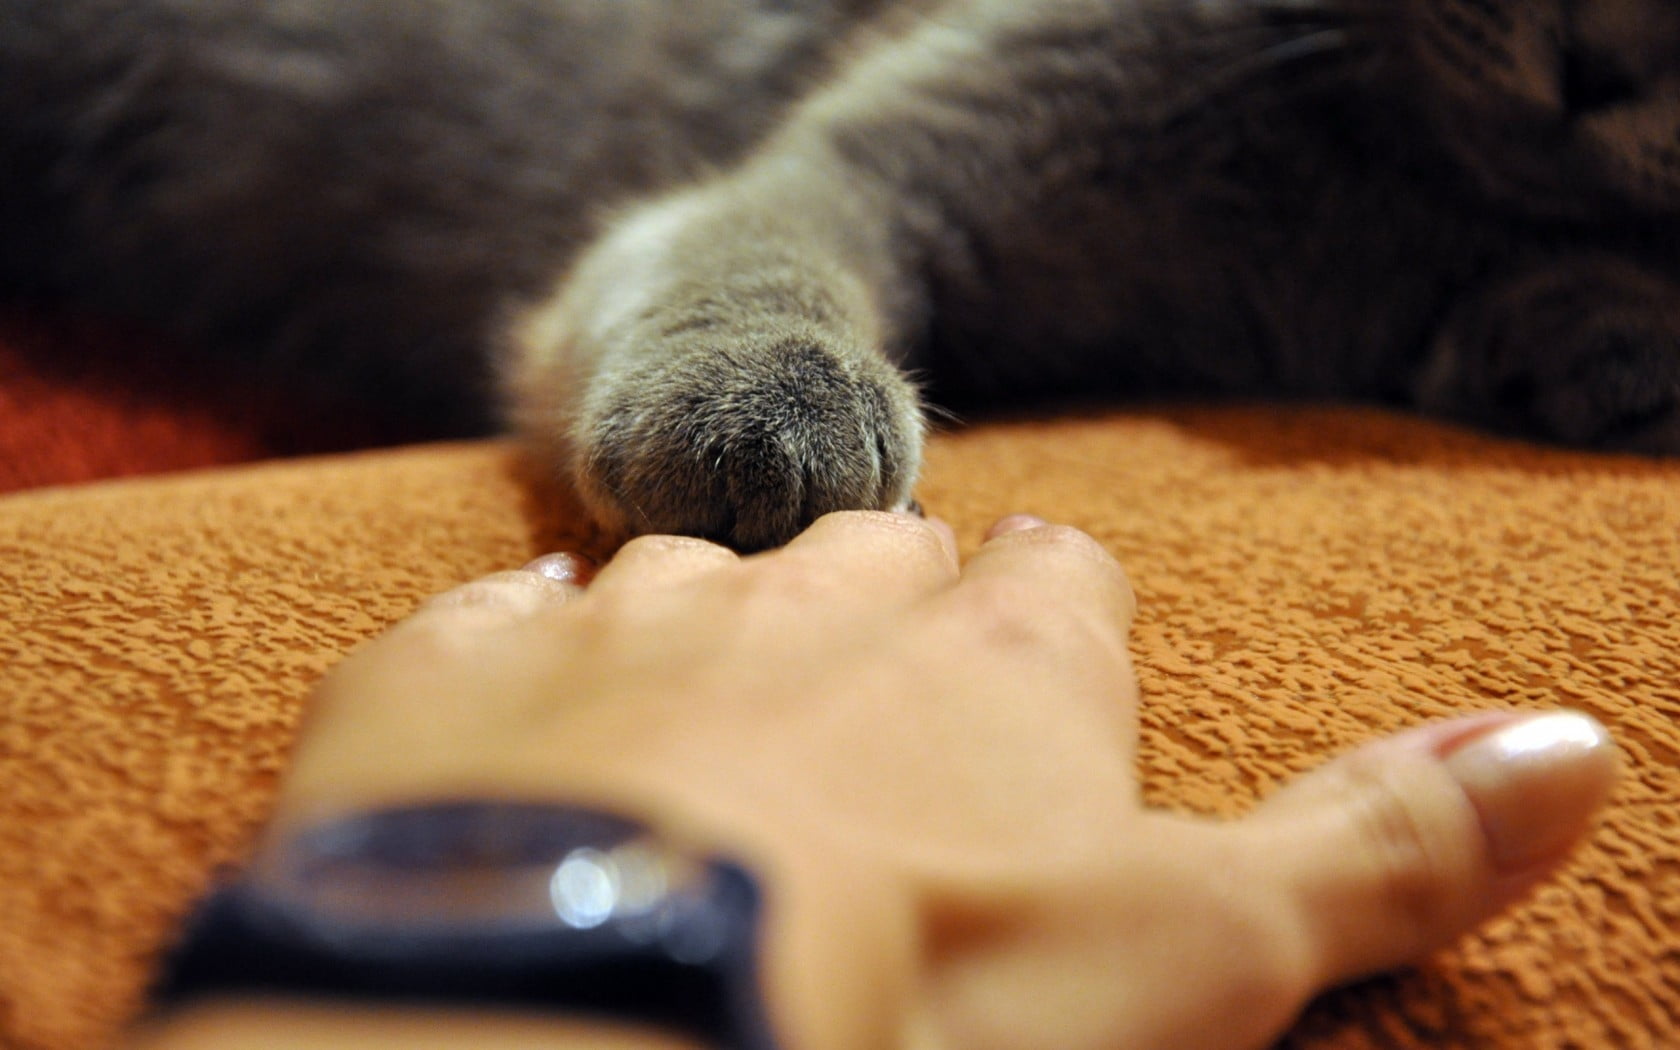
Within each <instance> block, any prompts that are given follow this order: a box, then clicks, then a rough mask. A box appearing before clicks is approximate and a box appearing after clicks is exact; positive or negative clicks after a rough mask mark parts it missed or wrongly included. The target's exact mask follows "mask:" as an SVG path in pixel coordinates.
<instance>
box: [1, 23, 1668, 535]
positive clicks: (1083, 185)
mask: <svg viewBox="0 0 1680 1050" xmlns="http://www.w3.org/2000/svg"><path fill="white" fill-rule="evenodd" d="M90 13H102V14H103V15H104V17H105V20H104V21H101V20H100V19H98V18H94V17H93V14H90ZM166 16H167V17H166ZM90 19H91V20H90ZM125 20H126V21H125ZM31 24H33V26H34V28H33V29H31V28H30V26H31ZM142 29H143V31H142ZM282 29H283V30H284V31H282ZM31 33H33V34H34V36H33V37H31ZM95 43H97V46H95ZM14 71H21V74H20V73H15V72H14ZM0 77H3V78H5V79H6V80H7V82H8V90H7V91H6V92H5V93H4V95H3V96H0V178H3V179H4V180H5V182H6V184H7V186H6V189H7V200H8V203H6V204H4V205H0V209H3V210H0V218H4V219H5V220H6V223H7V228H8V229H22V230H24V231H25V234H24V235H22V236H16V235H12V234H8V235H7V236H6V239H7V240H8V241H11V242H12V243H11V245H9V246H0V267H3V269H0V275H3V276H4V277H5V278H6V279H8V280H11V281H13V282H17V281H23V280H27V281H29V282H32V283H33V285H34V287H36V288H37V289H45V290H47V291H49V292H54V293H65V294H72V295H76V296H81V297H84V298H91V299H93V300H94V301H95V302H97V303H99V304H100V305H103V306H106V307H107V308H113V309H118V310H123V311H130V312H140V311H149V312H154V313H156V312H158V311H159V310H160V309H161V312H162V314H163V316H164V317H166V318H168V319H173V320H174V321H175V322H176V323H177V324H180V325H181V326H182V327H183V328H184V329H185V330H186V331H187V332H188V333H189V334H191V335H194V336H196V337H198V338H200V339H202V340H206V341H211V342H218V343H229V344H233V343H237V344H240V345H245V346H253V345H255V346H265V347H267V348H268V350H267V352H268V353H270V354H279V355H281V357H282V358H283V359H288V360H290V359H296V360H299V361H303V362H306V364H304V365H303V367H306V368H309V369H313V370H315V372H316V373H317V374H322V375H329V376H335V377H336V376H338V375H340V374H343V375H347V376H349V377H351V379H350V381H355V382H362V383H367V382H370V381H372V382H378V383H381V384H385V385H386V386H387V389H388V390H391V391H394V392H392V393H390V394H389V395H388V396H404V397H409V398H412V399H413V402H414V404H415V405H417V406H419V407H420V408H422V409H423V410H425V411H429V412H437V413H438V415H439V419H440V421H441V422H443V423H447V424H451V425H458V424H460V423H461V422H462V421H464V420H466V419H467V418H468V417H469V414H461V415H451V413H452V412H456V411H458V410H459V409H460V408H462V407H463V406H464V407H466V408H472V407H474V405H475V397H474V395H473V392H472V389H471V388H472V385H473V383H474V382H476V381H478V380H479V379H481V378H482V376H483V375H485V372H484V371H483V369H485V368H487V367H489V366H490V365H493V366H494V368H495V369H496V371H497V372H498V373H499V374H500V375H501V376H502V382H503V384H504V386H505V388H506V390H507V391H509V397H510V400H511V409H512V414H513V416H514V418H515V419H516V420H517V422H518V423H519V425H520V426H521V428H522V429H524V430H525V431H526V432H527V433H529V434H530V435H531V436H532V438H533V439H534V441H535V442H536V444H537V445H538V447H540V448H543V449H545V450H546V451H547V453H548V454H549V455H550V456H551V457H552V458H553V459H554V460H555V461H556V463H557V464H559V465H562V466H563V468H564V469H567V470H570V471H571V472H572V473H573V475H574V476H575V478H576V480H577V481H578V483H579V486H580V489H581V491H583V493H584V494H585V496H586V497H587V498H588V499H589V501H590V503H591V505H592V506H593V507H594V508H595V509H596V510H597V512H598V513H600V514H601V516H602V517H603V518H604V519H605V520H607V521H608V522H610V523H613V524H617V525H622V526H624V527H626V528H629V529H661V530H666V529H670V530H682V531H690V532H696V533H700V534H704V535H711V536H717V537H720V538H724V539H727V540H730V541H732V542H735V543H737V544H738V545H741V546H744V547H754V546H762V545H766V544H769V543H774V542H777V541H779V540H781V539H785V538H786V537H787V536H788V535H790V534H791V532H792V531H793V530H795V529H797V528H798V527H799V525H800V524H802V523H803V522H805V521H808V520H809V519H810V517H812V516H813V515H815V514H817V513H820V512H822V511H823V510H827V509H833V508H837V507H868V506H891V505H895V504H899V503H902V502H904V501H906V500H907V499H908V498H909V489H910V485H911V483H912V482H913V479H914V476H915V470H916V464H917V459H918V456H919V448H920V440H921V421H920V414H919V410H918V406H917V394H916V392H915V391H914V390H913V389H912V387H911V386H910V385H909V384H908V383H907V382H906V380H905V379H904V377H903V375H902V373H901V370H902V369H904V368H908V369H909V370H911V371H912V372H913V373H915V374H916V375H917V376H918V379H920V380H922V381H924V382H925V385H926V386H927V387H928V388H929V389H930V390H931V391H932V393H933V394H934V396H935V398H936V399H938V400H945V401H954V402H956V403H958V404H961V405H968V404H974V403H997V402H999V401H1007V402H1019V401H1020V400H1022V399H1026V398H1030V397H1044V396H1051V397H1057V396H1067V395H1077V396H1090V395H1093V394H1136V393H1154V392H1162V391H1172V392H1202V393H1219V394H1231V393H1237V394H1243V395H1282V396H1330V397H1357V398H1367V399H1380V400H1383V401H1387V402H1391V403H1399V404H1408V405H1413V406H1416V407H1420V408H1423V409H1425V410H1429V411H1435V412H1441V413H1447V414H1452V415H1457V416H1461V417H1464V418H1468V419H1471V420H1474V421H1477V422H1480V423H1483V424H1487V425H1492V426H1498V427H1502V428H1510V429H1517V430H1522V431H1525V432H1529V433H1532V434H1535V435H1537V436H1540V437H1543V438H1550V439H1559V440H1566V441H1571V442H1577V443H1584V444H1607V445H1628V446H1632V447H1638V448H1644V449H1648V450H1655V451H1680V237H1677V236H1676V234H1680V15H1677V14H1676V13H1675V12H1672V11H1670V10H1668V9H1667V8H1666V7H1665V6H1664V5H1662V4H1661V3H1660V0H1575V2H1571V3H1564V2H1561V0H1520V2H1519V0H1508V2H1504V3H1489V2H1480V3H1470V2H1469V0H1251V2H1239V0H1045V2H1041V3H1028V2H1025V0H954V2H934V0H927V2H922V3H917V4H907V3H891V2H889V0H876V2H869V0H853V2H852V3H850V4H845V3H841V2H839V0H805V2H798V0H784V2H777V0H664V2H655V0H642V2H639V3H627V2H622V0H551V2H540V0H487V2H484V3H480V4H470V3H453V4H452V3H448V2H443V0H427V2H420V3H408V4H383V3H376V2H374V0H355V2H351V3H332V4H329V3H326V2H324V0H319V2H317V0H301V2H299V0H294V2H290V3H285V2H278V0H264V2H242V3H238V4H235V3H233V2H232V0H213V2H210V3H191V2H187V0H127V2H105V0H100V2H97V3H96V2H95V0H0ZM11 83H24V84H25V86H26V90H24V91H22V92H16V91H13V90H10V84H11ZM806 86H809V88H810V90H806ZM714 171H715V174H712V172H714ZM14 186H16V187H21V189H14V188H13V187H14ZM662 190H669V191H670V192H669V194H668V195H666V196H663V197H660V196H659V195H658V191H662ZM632 198H650V200H649V203H647V204H645V205H642V206H640V207H637V208H633V209H631V210H630V211H628V212H627V213H626V214H624V215H623V216H622V217H619V218H617V219H615V220H614V221H613V222H612V223H611V224H609V225H608V226H607V233H606V236H605V237H604V238H603V239H602V240H600V241H599V243H597V244H596V245H595V246H594V247H593V248H591V249H590V250H589V251H587V252H585V253H584V254H583V255H582V257H581V259H579V258H578V252H579V250H580V249H582V248H583V247H584V245H585V243H586V242H587V241H588V240H589V239H590V238H591V237H592V236H593V234H594V233H595V232H596V230H597V228H598V226H599V224H600V223H601V218H602V216H603V215H605V214H606V209H607V208H608V207H609V206H617V205H621V204H623V203H624V202H625V201H627V200H630V199H632ZM19 245H21V246H23V247H24V249H25V250H24V251H21V252H14V251H13V250H12V248H14V247H17V246H19ZM346 361H349V362H351V364H350V365H346V364H345V362H346ZM357 376H360V377H361V378H360V379H359V380H358V379H356V378H355V377H357ZM480 403H481V402H480ZM438 406H445V407H444V408H439V407H438Z"/></svg>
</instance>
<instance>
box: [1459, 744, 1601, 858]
mask: <svg viewBox="0 0 1680 1050" xmlns="http://www.w3.org/2000/svg"><path fill="white" fill-rule="evenodd" d="M1443 757H1444V760H1445V764H1446V767H1447V770H1448V771H1449V772H1450V773H1452V775H1453V779H1455V780H1457V781H1458V783H1459V786H1461V787H1462V788H1463V789H1464V793H1465V794H1466V795H1468V796H1469V798H1470V802H1471V804H1472V805H1473V806H1475V807H1476V812H1477V814H1478V815H1479V816H1480V817H1481V821H1482V832H1483V834H1484V835H1486V837H1487V842H1488V848H1489V850H1490V851H1491V853H1492V856H1493V862H1494V865H1495V867H1496V868H1497V869H1498V870H1499V872H1501V873H1502V874H1513V873H1516V872H1520V871H1523V870H1525V869H1527V868H1530V867H1533V866H1534V865H1536V864H1539V863H1541V862H1543V861H1547V860H1551V859H1553V858H1555V857H1557V856H1558V855H1560V854H1562V853H1563V852H1564V851H1566V850H1567V849H1568V848H1569V847H1570V846H1571V845H1573V844H1574V843H1575V841H1576V840H1577V839H1579V838H1580V837H1581V835H1582V834H1584V833H1585V832H1586V830H1587V828H1588V826H1589V825H1590V824H1591V823H1592V818H1593V814H1595V813H1596V812H1597V811H1598V808H1599V806H1601V805H1602V804H1603V803H1604V800H1605V798H1606V796H1608V795H1609V793H1610V787H1611V785H1612V784H1613V783H1614V782H1615V779H1616V747H1615V744H1614V743H1613V742H1612V741H1611V739H1610V734H1609V733H1608V732H1607V731H1606V730H1605V728H1604V727H1603V726H1602V725H1600V724H1599V723H1598V722H1597V721H1595V720H1594V719H1592V718H1590V717H1588V716H1587V715H1584V714H1580V713H1578V712H1574V711H1564V712H1559V713H1557V714H1546V715H1538V716H1535V717H1532V718H1524V719H1521V720H1519V721H1516V722H1512V723H1509V724H1507V725H1504V726H1503V727H1501V728H1498V729H1495V730H1493V731H1491V732H1488V733H1483V734H1480V735H1476V736H1472V737H1470V738H1468V740H1465V741H1463V742H1462V743H1459V744H1458V745H1457V746H1456V747H1454V748H1453V749H1452V750H1451V751H1450V752H1448V753H1447V754H1446V755H1444V756H1443Z"/></svg>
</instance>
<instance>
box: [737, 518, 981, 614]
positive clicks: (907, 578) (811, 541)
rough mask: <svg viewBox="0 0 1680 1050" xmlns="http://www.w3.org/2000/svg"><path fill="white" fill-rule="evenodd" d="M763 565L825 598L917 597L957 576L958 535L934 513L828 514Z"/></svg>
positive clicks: (764, 559) (875, 599)
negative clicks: (920, 514) (772, 568)
mask: <svg viewBox="0 0 1680 1050" xmlns="http://www.w3.org/2000/svg"><path fill="white" fill-rule="evenodd" d="M759 562H760V564H762V565H764V566H765V567H766V568H768V567H770V566H774V567H775V570H776V571H777V572H778V573H780V574H782V576H783V577H784V578H786V579H795V578H797V579H799V580H801V581H802V583H803V584H804V585H806V586H808V587H809V588H810V589H812V590H813V591H814V592H817V594H814V595H813V597H816V596H817V595H820V596H821V597H822V598H823V599H826V600H829V601H842V600H845V599H847V598H852V597H855V598H858V599H861V600H863V601H867V602H870V603H876V602H880V601H882V600H884V599H891V598H894V597H900V598H902V597H913V596H917V595H921V594H925V593H927V592H928V591H930V590H934V589H937V588H940V587H946V586H949V585H950V584H951V583H953V582H954V581H955V580H956V579H957V566H958V561H957V540H956V534H955V533H954V532H952V531H951V527H950V526H949V525H947V524H945V523H944V522H943V521H940V520H938V519H936V518H933V519H930V518H921V517H917V516H915V515H912V514H904V513H898V512H894V511H841V512H838V513H834V514H826V515H824V516H823V517H821V518H818V519H817V521H816V522H815V523H814V524H813V525H812V526H811V527H810V528H808V529H806V530H805V531H804V532H803V533H801V534H800V535H798V536H797V537H795V538H794V540H793V542H791V543H789V544H788V545H787V546H786V547H783V548H782V549H781V550H779V551H772V552H770V553H769V554H765V555H761V556H760V557H759Z"/></svg>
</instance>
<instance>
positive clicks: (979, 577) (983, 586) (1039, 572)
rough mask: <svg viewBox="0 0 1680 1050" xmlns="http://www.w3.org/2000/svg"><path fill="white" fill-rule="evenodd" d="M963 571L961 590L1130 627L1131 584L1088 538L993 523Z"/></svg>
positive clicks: (1035, 521)
mask: <svg viewBox="0 0 1680 1050" xmlns="http://www.w3.org/2000/svg"><path fill="white" fill-rule="evenodd" d="M986 536H987V538H986V542H985V544H984V545H982V546H981V548H980V551H979V553H977V554H976V555H975V556H974V557H973V558H970V559H969V562H968V565H967V566H966V567H965V568H964V569H963V588H964V589H969V590H974V591H982V590H989V589H996V590H1001V591H1003V592H1004V593H1005V594H1006V595H1010V596H1014V597H1015V598H1016V599H1017V600H1019V601H1021V602H1024V603H1029V604H1032V605H1033V606H1035V607H1037V608H1042V609H1045V610H1055V609H1059V610H1062V611H1065V612H1071V613H1074V614H1077V615H1094V616H1097V617H1100V618H1102V619H1103V620H1105V621H1111V622H1113V623H1117V624H1118V625H1119V626H1120V627H1121V628H1122V629H1124V628H1127V627H1130V626H1131V622H1132V617H1133V615H1134V614H1135V613H1136V611H1137V598H1136V597H1135V596H1134V595H1133V593H1132V584H1131V581H1130V580H1128V579H1127V578H1126V573H1125V570H1124V569H1122V568H1121V567H1120V563H1119V562H1118V561H1116V560H1115V559H1114V556H1113V555H1111V554H1109V553H1108V552H1107V551H1106V550H1104V549H1103V547H1102V545H1101V544H1100V543H1098V542H1097V541H1096V540H1094V539H1092V538H1091V537H1090V536H1088V535H1086V534H1085V533H1083V532H1081V531H1079V530H1078V529H1075V528H1072V527H1070V526H1066V525H1050V524H1046V523H1045V522H1044V521H1043V520H1041V519H1039V518H1035V517H1032V516H1030V515H1025V514H1017V515H1011V516H1010V517H1007V518H1004V519H1003V520H1001V521H999V522H998V523H997V524H996V525H993V526H992V528H991V529H990V530H989V531H988V532H987V534H986Z"/></svg>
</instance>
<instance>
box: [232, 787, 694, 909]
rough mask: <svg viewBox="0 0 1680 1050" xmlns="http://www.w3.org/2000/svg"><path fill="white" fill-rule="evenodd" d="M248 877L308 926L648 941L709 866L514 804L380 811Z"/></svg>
mask: <svg viewBox="0 0 1680 1050" xmlns="http://www.w3.org/2000/svg"><path fill="white" fill-rule="evenodd" d="M250 877H251V881H252V882H253V884H255V885H257V886H259V887H260V888H261V889H262V891H263V893H264V894H265V895H266V896H267V897H268V898H269V899H270V900H272V901H274V902H275V903H277V904H283V905H285V906H287V907H288V909H289V910H295V911H296V912H297V913H298V914H300V915H307V916H308V917H309V920H310V922H311V923H312V924H313V925H323V924H325V925H336V926H340V927H342V928H344V929H345V930H347V931H350V930H355V929H367V928H370V927H371V928H387V929H397V928H400V929H405V930H410V931H422V930H429V931H433V932H437V933H447V932H449V931H450V930H451V929H462V930H472V931H474V932H475V933H483V932H492V931H502V932H517V931H521V930H541V929H551V928H554V927H555V926H556V925H557V924H560V925H563V926H565V927H568V928H571V929H574V930H589V929H594V928H596V927H600V926H603V925H604V924H607V923H609V922H612V923H614V924H615V926H616V928H618V929H620V930H621V932H625V933H627V934H629V935H632V936H634V934H635V932H636V930H637V929H638V927H639V926H644V925H645V926H646V927H647V929H646V936H647V937H649V938H650V939H651V938H653V937H657V936H660V934H661V932H662V929H661V928H662V927H663V928H668V927H669V925H670V922H671V920H672V919H673V917H674V916H673V912H674V911H677V910H683V909H684V905H685V904H692V903H695V902H698V901H699V900H701V899H703V898H704V897H705V896H706V892H707V882H708V877H709V876H708V866H707V865H706V864H705V863H704V862H701V861H697V860H696V859H694V858H692V857H689V856H686V855H684V854H681V853H679V852H677V851H676V850H674V849H672V848H671V847H670V846H669V845H667V844H665V843H663V842H661V841H660V840H659V839H657V838H656V837H655V836H653V835H651V834H649V833H648V832H647V830H646V829H645V828H643V827H641V826H639V825H637V824H635V823H633V822H630V821H626V820H622V819H619V818H616V817H612V816H607V815H603V814H599V813H594V812H589V811H579V810H572V809H565V808H558V807H553V806H545V805H536V804H519V803H446V804H428V805H422V806H415V807H411V808H405V809H393V810H383V811H378V812H373V813H368V814H362V815H358V816H353V817H349V818H345V819H342V820H338V821H334V822H330V823H327V824H324V825H321V826H318V827H314V828H310V829H307V830H305V831H303V832H301V833H298V834H296V835H294V836H292V837H290V838H288V839H285V840H282V841H281V842H279V843H278V844H277V845H276V846H275V847H274V848H272V849H270V850H268V851H266V852H265V853H264V855H262V856H261V857H259V858H258V861H257V863H256V865H255V867H254V868H253V869H252V871H251V873H250Z"/></svg>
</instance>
